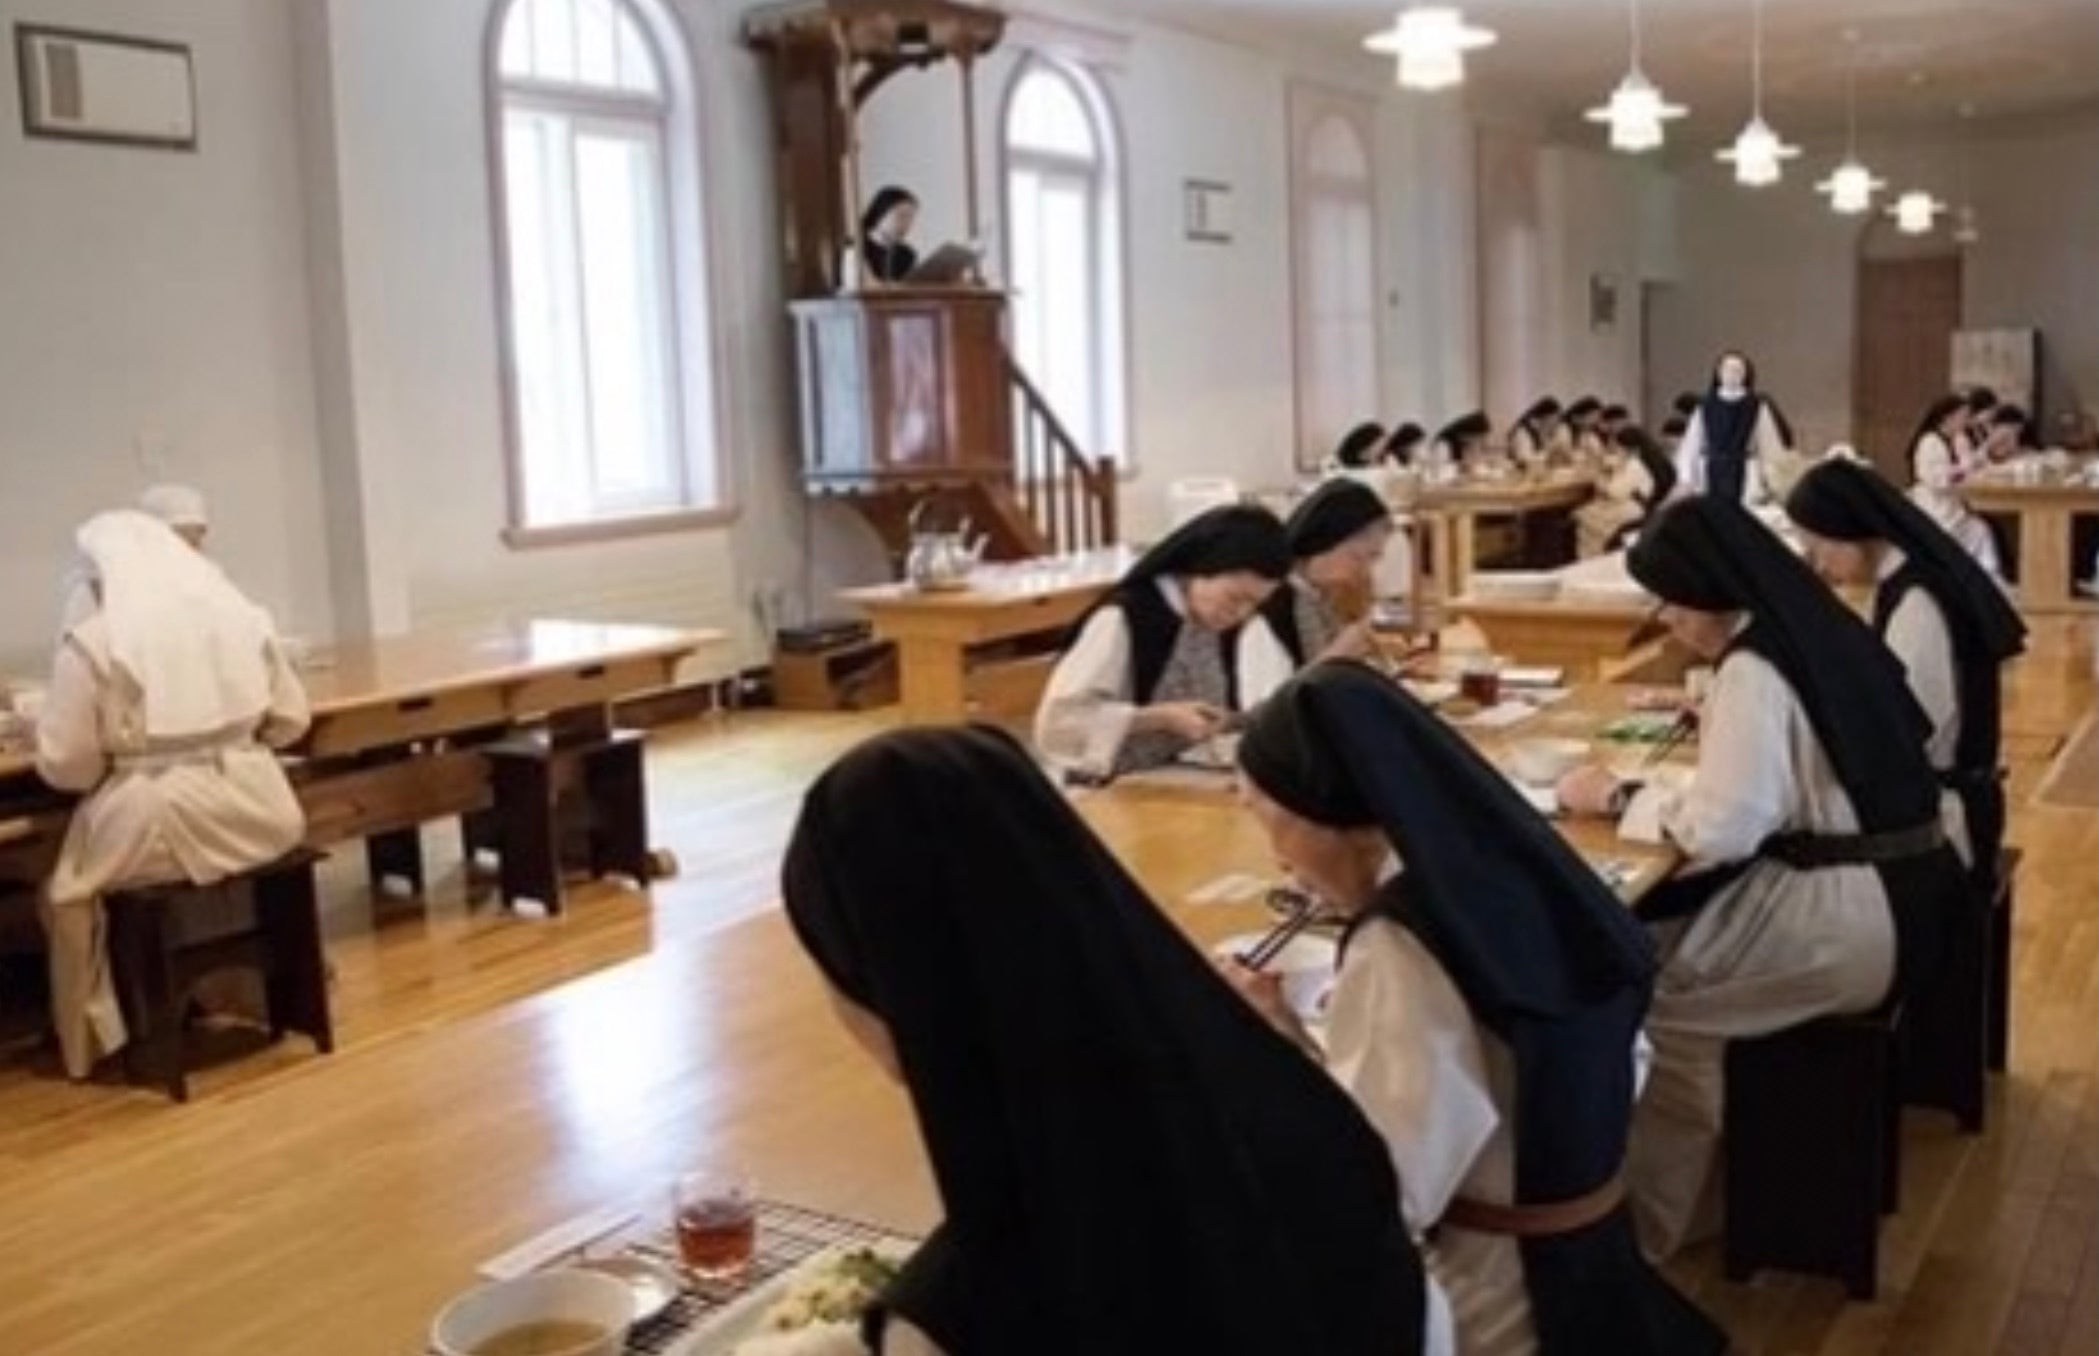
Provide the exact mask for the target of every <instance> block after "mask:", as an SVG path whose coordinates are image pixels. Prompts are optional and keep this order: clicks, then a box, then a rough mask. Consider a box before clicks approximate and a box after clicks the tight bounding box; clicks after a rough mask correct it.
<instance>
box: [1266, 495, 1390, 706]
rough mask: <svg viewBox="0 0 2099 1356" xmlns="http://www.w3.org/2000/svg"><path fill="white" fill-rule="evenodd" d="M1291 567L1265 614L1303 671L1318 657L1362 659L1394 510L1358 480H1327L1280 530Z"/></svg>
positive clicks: (1371, 645) (1368, 647)
mask: <svg viewBox="0 0 2099 1356" xmlns="http://www.w3.org/2000/svg"><path fill="white" fill-rule="evenodd" d="M1283 529H1284V531H1285V532H1286V533H1287V534H1288V535H1289V539H1290V556H1291V559H1292V561H1293V562H1294V568H1293V569H1292V571H1291V574H1290V582H1289V586H1288V587H1287V588H1280V589H1277V590H1276V591H1275V592H1274V593H1273V594H1271V595H1270V596H1269V599H1268V602H1267V604H1266V605H1264V606H1263V608H1262V610H1261V611H1262V615H1263V616H1264V617H1266V618H1267V619H1268V625H1269V627H1270V629H1271V630H1273V631H1274V632H1275V635H1276V638H1277V639H1278V640H1280V641H1282V643H1283V648H1284V649H1286V650H1288V651H1289V652H1290V657H1291V659H1292V660H1293V661H1295V663H1296V664H1297V665H1298V666H1300V667H1302V666H1303V665H1305V664H1309V663H1312V662H1314V661H1316V660H1320V659H1361V658H1363V657H1364V656H1366V655H1368V654H1370V653H1371V652H1372V651H1373V650H1374V649H1375V648H1376V641H1375V639H1374V638H1373V637H1372V635H1371V633H1370V624H1369V621H1368V616H1367V614H1368V612H1369V608H1370V605H1371V603H1372V602H1374V601H1375V599H1374V597H1373V595H1374V594H1375V593H1376V591H1377V575H1378V565H1379V563H1380V562H1381V561H1383V559H1384V557H1385V548H1386V547H1387V546H1388V545H1390V544H1391V541H1392V532H1393V527H1392V510H1391V509H1389V508H1387V507H1385V501H1384V500H1383V499H1382V498H1380V497H1379V496H1378V494H1377V492H1376V491H1375V490H1372V489H1371V488H1370V487H1369V486H1367V485H1364V484H1363V483H1362V482H1360V481H1356V480H1349V479H1346V478H1341V479H1335V480H1329V481H1327V482H1326V483H1325V484H1324V485H1321V486H1320V487H1319V488H1318V489H1316V490H1314V491H1312V493H1311V494H1309V495H1307V496H1306V497H1305V501H1304V502H1303V503H1301V504H1299V505H1298V506H1297V508H1296V510H1295V511H1293V512H1292V513H1291V515H1290V518H1289V520H1288V521H1287V522H1285V523H1284V524H1283Z"/></svg>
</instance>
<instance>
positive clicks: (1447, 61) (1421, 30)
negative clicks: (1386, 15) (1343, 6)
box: [1363, 5, 1494, 90]
mask: <svg viewBox="0 0 2099 1356" xmlns="http://www.w3.org/2000/svg"><path fill="white" fill-rule="evenodd" d="M1493 42H1494V33H1493V31H1492V30H1490V29H1485V28H1475V27H1473V26H1471V25H1470V24H1467V23H1466V22H1465V16H1464V15H1462V14H1460V13H1459V12H1458V11H1457V10H1456V9H1454V8H1452V7H1450V6H1448V5H1413V6H1410V7H1408V8H1406V9H1403V10H1401V11H1400V12H1399V15H1398V17H1397V18H1395V19H1394V20H1393V21H1392V27H1390V28H1388V29H1384V30H1382V31H1380V32H1377V33H1373V34H1371V35H1370V36H1369V37H1367V38H1365V39H1363V46H1364V48H1365V49H1366V50H1368V51H1372V52H1377V53H1379V54H1381V55H1384V56H1394V57H1397V58H1399V76H1398V78H1399V84H1400V86H1401V87H1402V88H1405V89H1418V90H1438V89H1448V88H1450V87H1451V86H1452V85H1457V84H1462V83H1464V80H1465V53H1467V52H1470V51H1474V50H1477V49H1478V48H1481V47H1488V46H1491V45H1492V44H1493Z"/></svg>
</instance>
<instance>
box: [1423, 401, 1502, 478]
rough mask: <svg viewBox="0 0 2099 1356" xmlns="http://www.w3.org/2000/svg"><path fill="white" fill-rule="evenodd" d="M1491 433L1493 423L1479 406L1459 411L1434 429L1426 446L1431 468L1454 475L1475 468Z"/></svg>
mask: <svg viewBox="0 0 2099 1356" xmlns="http://www.w3.org/2000/svg"><path fill="white" fill-rule="evenodd" d="M1493 436H1494V423H1493V421H1492V420H1490V419H1488V418H1487V416H1486V413H1485V412H1484V411H1482V410H1473V411H1471V412H1470V413H1468V414H1461V415H1459V416H1458V417H1457V418H1455V419H1453V420H1451V421H1450V422H1449V423H1447V424H1445V425H1444V426H1443V427H1442V428H1441V429H1439V430H1437V432H1436V439H1435V443H1434V445H1433V446H1432V447H1431V448H1430V450H1429V460H1430V463H1431V467H1430V469H1432V470H1436V471H1443V472H1447V473H1449V474H1452V475H1456V474H1459V473H1462V472H1467V471H1471V470H1473V469H1475V468H1476V467H1477V465H1478V463H1479V462H1480V460H1481V459H1482V458H1483V457H1485V455H1486V451H1487V439H1489V438H1491V437H1493Z"/></svg>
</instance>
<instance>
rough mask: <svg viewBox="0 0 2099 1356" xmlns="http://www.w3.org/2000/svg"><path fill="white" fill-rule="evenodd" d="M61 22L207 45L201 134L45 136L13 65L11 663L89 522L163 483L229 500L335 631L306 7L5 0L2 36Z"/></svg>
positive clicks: (1, 93)
mask: <svg viewBox="0 0 2099 1356" xmlns="http://www.w3.org/2000/svg"><path fill="white" fill-rule="evenodd" d="M61 11H62V12H61ZM61 19H62V20H63V21H64V22H65V23H67V24H69V25H73V26H78V27H83V28H90V29H107V30H112V31H118V32H128V33H136V34H141V35H150V36H154V37H160V38H166V39H170V40H174V41H180V42H186V43H190V44H193V45H194V49H195V53H196V76H197V91H198V128H199V132H200V138H201V148H200V149H199V151H198V152H197V153H196V154H181V153H174V152H166V151H147V150H135V149H128V148H122V147H110V146H95V145H82V144H76V143H71V142H60V141H48V140H32V139H27V138H25V137H24V136H23V135H22V132H21V123H20V120H19V118H18V117H17V116H16V114H15V111H14V110H15V109H16V108H17V107H18V95H17V91H16V88H15V81H16V73H15V63H14V61H13V60H12V55H11V52H10V55H9V58H8V59H6V60H4V61H0V109H5V110H7V111H6V113H5V115H4V116H0V540H4V541H5V543H6V546H5V549H4V550H0V657H5V658H7V659H9V660H10V661H11V662H18V663H26V664H30V665H39V664H41V663H42V662H43V660H42V655H41V653H40V652H41V651H42V649H43V647H44V645H45V643H46V641H47V638H48V637H49V636H50V634H51V630H52V627H53V625H54V623H55V621H56V619H57V606H58V604H57V579H58V575H59V571H60V570H61V568H62V567H63V565H64V563H65V559H66V557H67V555H68V554H69V553H70V549H71V548H70V538H71V532H72V529H73V527H74V526H75V525H76V524H77V523H79V522H80V521H81V520H82V519H84V518H85V517H87V516H88V515H89V514H91V513H93V512H95V511H96V510H97V509H100V508H104V507H107V506H109V505H111V504H115V503H122V502H127V501H129V500H130V499H131V498H132V497H133V496H135V495H136V494H137V493H138V491H139V490H140V489H142V488H144V486H145V485H146V484H148V483H150V482H151V481H152V480H154V479H156V478H159V477H161V476H168V477H179V478H181V479H185V480H189V481H192V482H194V483H196V484H198V485H199V486H201V487H202V488H203V489H205V490H206V491H207V492H208V493H209V494H210V496H211V498H212V501H213V504H214V512H215V516H216V518H217V522H218V526H217V530H216V533H215V539H214V550H215V551H216V552H218V554H219V555H220V556H221V557H222V558H223V559H225V560H226V561H227V562H228V563H229V564H230V565H231V566H232V568H233V569H234V570H235V572H236V573H237V574H239V576H240V577H241V578H242V579H244V580H246V581H248V583H249V584H250V586H251V588H252V590H253V592H254V593H255V594H256V596H257V598H258V599H259V600H260V601H262V602H264V603H265V604H267V605H268V606H269V607H271V608H272V609H273V610H274V611H275V612H276V613H277V614H278V616H279V618H280V624H282V625H283V626H285V627H286V628H287V629H291V630H298V631H305V632H313V633H325V632H326V631H328V630H329V629H330V626H331V623H332V620H333V616H332V607H331V603H330V598H329V558H328V551H327V549H326V545H325V534H324V532H323V530H322V520H321V495H320V473H319V454H318V451H317V445H316V434H315V427H314V389H313V374H312V362H311V358H310V353H311V346H310V343H309V340H308V334H309V328H310V327H309V320H310V316H309V310H308V304H307V287H306V264H305V239H304V218H303V213H302V209H301V189H300V174H299V160H298V145H297V129H296V118H295V96H294V86H293V78H292V64H291V60H290V56H291V40H290V28H289V18H288V7H287V6H285V5H283V4H282V3H280V0H190V2H189V3H184V4H180V5H173V4H168V3H166V0H67V3H66V4H64V5H63V6H54V5H52V4H50V3H48V2H47V3H41V4H39V3H34V2H33V0H0V33H5V34H9V35H11V34H12V32H13V25H14V24H15V23H16V22H17V21H43V22H51V21H54V20H61ZM9 40H10V41H11V40H12V39H11V36H10V39H9Z"/></svg>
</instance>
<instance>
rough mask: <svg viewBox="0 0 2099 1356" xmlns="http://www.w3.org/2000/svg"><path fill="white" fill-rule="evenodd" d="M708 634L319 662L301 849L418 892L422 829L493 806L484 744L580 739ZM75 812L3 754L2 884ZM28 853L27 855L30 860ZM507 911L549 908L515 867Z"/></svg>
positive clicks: (27, 764)
mask: <svg viewBox="0 0 2099 1356" xmlns="http://www.w3.org/2000/svg"><path fill="white" fill-rule="evenodd" d="M722 639H723V637H722V636H721V634H720V633H719V632H715V631H696V630H682V629H673V628H667V627H658V626H627V625H613V624H604V623H596V622H571V621H548V620H533V621H521V622H512V623H505V624H501V625H496V626H489V627H481V628H475V629H468V630H456V631H424V632H410V633H408V634H406V635H401V636H391V637H384V638H381V639H377V640H366V641H354V642H348V643H345V644H343V645H340V646H337V647H335V648H334V649H333V650H329V651H323V652H322V653H320V654H319V655H317V656H316V657H315V661H314V662H313V663H312V664H311V665H309V666H308V668H307V669H306V670H305V672H304V673H303V674H302V675H301V676H302V678H303V680H304V682H305V685H306V691H307V697H308V699H309V701H310V702H311V704H312V707H313V725H312V728H311V729H310V730H309V731H308V732H307V735H306V738H305V739H304V740H303V741H301V743H300V745H299V746H298V748H297V749H296V750H295V751H294V752H293V754H292V755H291V758H290V763H291V772H292V781H293V785H294V786H295V787H296V789H297V791H298V794H299V800H300V803H301V804H302V805H303V806H304V807H305V810H306V821H307V843H308V845H309V846H313V847H327V846H329V845H332V844H336V843H342V842H347V841H350V840H353V839H360V838H361V839H365V840H367V842H368V843H370V844H372V849H371V859H372V865H373V869H374V874H375V875H381V874H388V875H399V876H403V877H405V878H407V879H408V881H409V883H410V884H411V885H420V883H421V881H420V876H421V867H420V853H419V850H417V849H416V848H415V845H414V843H415V835H416V828H417V826H418V825H421V824H423V823H426V822H428V821H430V820H433V819H439V818H444V817H447V816H451V815H470V814H475V813H478V812H483V811H488V810H490V809H491V808H493V802H494V793H493V790H492V787H491V783H490V777H489V770H488V762H487V757H486V755H485V752H484V746H486V745H489V744H491V743H493V742H494V741H496V740H498V739H501V738H503V737H504V736H507V735H512V734H514V733H516V732H517V731H519V730H520V729H523V728H525V727H527V726H530V725H533V724H535V723H537V722H539V721H542V720H545V721H547V722H549V723H550V724H551V725H554V726H556V727H559V728H560V729H562V730H576V731H580V732H582V733H583V735H584V737H588V736H589V734H590V732H592V731H596V732H603V731H604V730H606V729H609V726H610V716H609V712H610V708H611V706H612V704H613V703H614V702H617V701H620V700H623V699H625V698H628V697H633V696H638V695H640V694H642V693H646V692H652V691H656V690H659V689H661V688H664V687H667V686H669V685H670V684H671V682H672V680H673V677H674V676H675V674H676V671H677V667H678V665H679V664H680V663H681V662H682V661H683V660H685V659H686V658H688V657H689V656H691V655H693V654H695V653H697V652H698V651H699V650H701V649H702V648H704V647H707V646H710V645H714V644H718V643H720V642H721V640H722ZM69 813H70V798H68V797H66V796H64V795H62V794H60V793H58V792H56V791H53V790H52V789H51V788H49V787H46V786H45V785H44V784H43V783H42V781H41V780H40V779H38V777H37V776H36V768H35V763H34V761H33V759H31V758H30V757H29V756H28V755H27V754H26V753H24V752H20V751H17V752H16V753H14V754H10V755H0V825H4V824H9V823H11V824H13V825H14V826H15V827H14V830H13V832H14V834H15V841H14V842H12V843H5V838H4V836H0V843H5V847H6V852H7V854H8V856H9V857H10V858H11V861H10V862H9V863H6V865H7V866H8V867H9V870H8V874H9V875H11V876H14V877H16V878H21V877H23V876H24V875H25V874H26V875H29V876H34V875H39V874H41V871H40V870H39V869H38V862H39V861H43V862H48V854H49V853H50V852H51V851H54V850H55V847H56V843H57V840H58V838H59V837H61V836H62V830H63V828H64V824H65V820H66V816H67V815H68V814H69ZM25 854H27V855H26V856H25ZM502 888H503V892H504V896H505V898H506V899H512V900H515V899H519V898H536V899H540V900H541V902H543V903H546V904H549V905H552V906H558V903H559V900H558V897H557V898H554V899H547V898H545V897H544V894H545V884H544V882H543V881H532V882H529V883H528V882H525V881H523V880H521V879H520V878H519V876H518V874H517V870H516V868H515V866H514V865H513V866H511V867H509V868H506V871H505V873H504V876H503V879H502Z"/></svg>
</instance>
